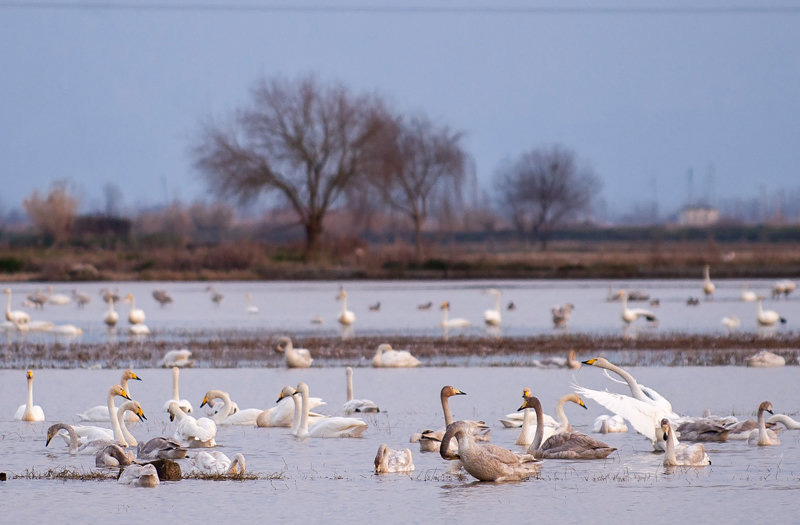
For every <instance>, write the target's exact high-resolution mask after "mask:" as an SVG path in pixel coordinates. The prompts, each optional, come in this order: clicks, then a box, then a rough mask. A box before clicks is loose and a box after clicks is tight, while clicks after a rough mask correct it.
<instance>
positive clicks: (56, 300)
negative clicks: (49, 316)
mask: <svg viewBox="0 0 800 525" xmlns="http://www.w3.org/2000/svg"><path fill="white" fill-rule="evenodd" d="M47 289H48V291H49V292H50V293H49V294H48V296H47V302H48V303H50V304H57V305H64V304H69V303H71V302H72V299H70V298H69V296H68V295H64V294H63V293H57V294H53V287H52V286H48V287H47Z"/></svg>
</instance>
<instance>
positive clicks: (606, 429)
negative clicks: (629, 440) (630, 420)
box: [592, 414, 628, 434]
mask: <svg viewBox="0 0 800 525" xmlns="http://www.w3.org/2000/svg"><path fill="white" fill-rule="evenodd" d="M627 431H628V425H626V424H625V419H623V417H622V416H619V415H617V414H614V415H613V416H610V415H608V414H603V415H602V416H597V418H596V419H595V420H594V424H593V425H592V432H597V433H598V434H610V433H612V432H627Z"/></svg>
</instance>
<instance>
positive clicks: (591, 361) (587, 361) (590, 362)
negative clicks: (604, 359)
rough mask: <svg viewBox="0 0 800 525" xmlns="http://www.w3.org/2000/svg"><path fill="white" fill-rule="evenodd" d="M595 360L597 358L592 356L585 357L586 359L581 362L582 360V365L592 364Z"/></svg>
mask: <svg viewBox="0 0 800 525" xmlns="http://www.w3.org/2000/svg"><path fill="white" fill-rule="evenodd" d="M595 361H597V359H595V358H592V359H587V360H586V361H581V362H582V363H583V364H584V365H593V364H594V362H595Z"/></svg>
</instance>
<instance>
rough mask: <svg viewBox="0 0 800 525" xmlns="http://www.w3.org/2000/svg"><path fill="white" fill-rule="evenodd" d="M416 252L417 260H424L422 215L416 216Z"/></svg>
mask: <svg viewBox="0 0 800 525" xmlns="http://www.w3.org/2000/svg"><path fill="white" fill-rule="evenodd" d="M414 253H415V255H416V258H417V262H420V261H422V217H419V216H416V217H414Z"/></svg>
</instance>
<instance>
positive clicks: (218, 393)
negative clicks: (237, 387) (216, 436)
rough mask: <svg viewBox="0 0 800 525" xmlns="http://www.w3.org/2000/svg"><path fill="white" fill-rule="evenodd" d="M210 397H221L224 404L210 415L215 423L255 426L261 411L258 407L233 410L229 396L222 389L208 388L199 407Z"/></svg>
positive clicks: (206, 402)
mask: <svg viewBox="0 0 800 525" xmlns="http://www.w3.org/2000/svg"><path fill="white" fill-rule="evenodd" d="M212 399H221V400H222V401H223V402H224V403H225V406H224V407H223V410H222V411H221V412H217V413H215V414H214V415H212V416H211V419H212V420H213V421H214V423H216V424H217V425H250V426H255V425H256V421H257V419H258V416H259V415H260V414H261V412H263V410H261V409H260V408H245V409H244V410H238V411H236V412H235V413H234V412H233V403H232V402H231V396H230V395H229V394H228V393H227V392H223V391H222V390H209V391H208V392H206V395H205V396H204V397H203V402H202V403H201V404H200V408H203V407H204V406H205V405H207V404H208V403H209V401H210V400H212Z"/></svg>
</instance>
